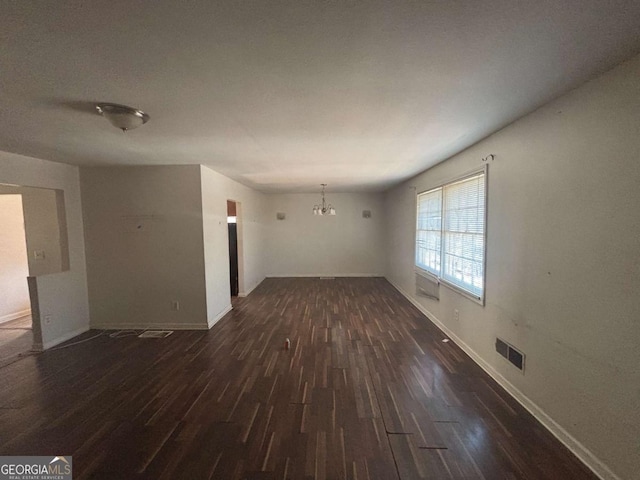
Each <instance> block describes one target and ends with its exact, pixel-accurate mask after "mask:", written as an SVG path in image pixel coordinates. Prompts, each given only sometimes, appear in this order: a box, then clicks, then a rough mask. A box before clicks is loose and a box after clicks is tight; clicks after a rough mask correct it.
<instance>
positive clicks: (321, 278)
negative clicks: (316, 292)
mask: <svg viewBox="0 0 640 480" xmlns="http://www.w3.org/2000/svg"><path fill="white" fill-rule="evenodd" d="M335 279H336V277H320V280H335Z"/></svg>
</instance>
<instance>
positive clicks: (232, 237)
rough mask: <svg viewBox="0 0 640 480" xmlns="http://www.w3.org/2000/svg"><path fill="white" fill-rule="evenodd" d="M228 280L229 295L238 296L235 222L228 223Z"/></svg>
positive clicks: (236, 232)
mask: <svg viewBox="0 0 640 480" xmlns="http://www.w3.org/2000/svg"><path fill="white" fill-rule="evenodd" d="M228 225H229V281H230V282H231V296H232V297H236V296H238V229H237V225H236V224H235V223H229V224H228Z"/></svg>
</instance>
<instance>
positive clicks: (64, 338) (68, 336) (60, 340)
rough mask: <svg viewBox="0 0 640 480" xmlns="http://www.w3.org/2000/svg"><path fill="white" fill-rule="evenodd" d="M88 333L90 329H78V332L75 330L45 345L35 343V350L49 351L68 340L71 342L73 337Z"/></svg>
mask: <svg viewBox="0 0 640 480" xmlns="http://www.w3.org/2000/svg"><path fill="white" fill-rule="evenodd" d="M88 331H89V327H88V326H86V327H82V328H78V329H77V330H74V331H72V332H69V333H65V334H64V335H62V336H61V337H58V338H56V339H55V340H50V341H48V342H44V344H43V345H40V344H36V343H34V344H33V350H34V351H36V352H42V351H44V350H48V349H49V348H51V347H55V346H56V345H59V344H61V343H63V342H66V341H67V340H71V339H72V338H73V337H77V336H78V335H82V334H83V333H84V332H88Z"/></svg>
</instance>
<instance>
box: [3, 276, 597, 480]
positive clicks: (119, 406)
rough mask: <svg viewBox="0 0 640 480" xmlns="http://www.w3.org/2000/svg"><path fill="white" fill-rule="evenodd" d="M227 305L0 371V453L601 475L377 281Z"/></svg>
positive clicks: (268, 471)
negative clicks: (201, 323)
mask: <svg viewBox="0 0 640 480" xmlns="http://www.w3.org/2000/svg"><path fill="white" fill-rule="evenodd" d="M234 303H235V305H234V310H233V311H232V312H231V313H230V314H228V315H227V316H226V317H225V318H223V319H222V320H221V321H220V322H219V323H218V324H217V325H216V326H215V327H214V328H213V329H212V330H210V331H208V332H205V331H202V332H198V331H189V332H187V331H176V332H175V333H174V334H173V335H171V336H170V337H168V338H166V339H161V340H160V339H139V338H137V337H135V336H131V337H124V338H109V337H108V336H106V335H105V336H101V337H99V338H96V339H94V340H90V341H88V342H86V343H83V344H80V345H76V346H72V347H69V348H65V349H61V350H57V351H48V352H45V353H43V354H41V355H38V356H34V357H27V358H25V359H23V360H20V361H19V362H16V363H13V364H11V365H9V366H6V367H4V368H2V369H0V384H1V385H2V390H1V392H0V454H1V455H73V467H74V478H79V479H80V478H86V479H89V478H90V479H178V478H179V479H195V480H198V479H225V480H226V479H235V478H238V479H245V478H246V479H256V480H257V479H263V480H265V479H287V478H291V479H312V478H315V479H359V480H363V479H372V480H374V479H376V480H377V479H381V480H386V479H397V478H401V479H419V478H427V479H451V478H455V479H462V478H464V479H486V480H495V479H535V480H539V479H563V480H566V479H592V478H593V479H595V478H596V477H595V476H593V475H592V474H591V473H590V471H589V470H588V469H587V468H586V467H584V466H583V465H582V464H581V463H580V462H579V461H578V460H577V459H576V458H575V457H573V456H572V454H571V453H570V452H568V451H567V450H566V449H565V448H564V447H563V446H562V445H561V444H560V443H559V442H558V441H557V440H555V439H554V438H553V436H552V435H551V434H550V433H548V432H547V431H546V430H545V429H544V428H543V427H542V426H541V425H540V424H539V423H538V422H537V421H535V420H534V419H533V418H532V417H531V416H530V415H529V414H528V413H527V412H526V411H525V410H524V409H523V408H521V407H520V406H519V405H518V404H517V403H516V402H515V401H514V400H513V399H512V398H511V397H509V395H508V394H506V393H505V392H504V391H503V390H502V389H501V388H500V387H499V386H498V385H497V384H496V383H495V382H493V380H491V379H490V378H489V377H488V376H487V375H486V374H485V373H484V372H483V371H482V370H481V369H480V368H479V367H478V366H477V365H475V364H474V363H473V362H472V361H471V360H470V359H469V358H468V357H467V356H466V355H465V354H464V353H463V352H462V351H461V350H460V349H459V348H457V347H456V346H455V345H454V344H453V343H452V342H449V343H443V342H442V339H443V338H444V337H443V334H442V333H441V332H440V331H439V330H438V329H437V328H436V327H435V326H433V325H432V324H431V323H430V322H429V321H428V320H427V319H426V318H425V317H424V316H423V315H422V314H421V313H420V312H419V311H418V310H417V309H415V308H414V307H413V306H412V305H411V304H410V303H409V302H407V301H406V300H405V299H404V298H403V297H402V296H401V295H400V294H399V293H398V292H397V291H396V290H395V289H394V288H393V287H392V286H391V285H390V284H389V283H388V282H387V281H386V280H384V279H380V278H351V279H336V280H320V279H267V280H265V281H264V282H263V283H262V284H261V285H260V286H259V287H258V288H257V289H256V290H255V291H254V292H253V293H252V294H251V295H250V296H249V297H247V298H240V299H237V300H236V301H235V302H234ZM95 333H96V332H95V331H93V332H90V333H87V334H85V335H84V336H83V338H84V337H89V336H91V335H94V334H95ZM287 337H288V338H290V339H291V349H290V350H288V351H287V350H285V349H284V348H283V347H284V341H285V338H287ZM75 340H76V341H77V339H75Z"/></svg>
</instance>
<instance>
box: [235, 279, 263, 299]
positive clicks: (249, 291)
mask: <svg viewBox="0 0 640 480" xmlns="http://www.w3.org/2000/svg"><path fill="white" fill-rule="evenodd" d="M263 281H264V278H263V279H262V280H260V281H259V282H258V283H256V284H255V285H254V286H253V287H251V288H250V289H249V290H247V291H246V292H238V296H239V297H246V296H247V295H249V294H250V293H251V292H253V291H254V290H255V289H256V287H257V286H258V285H260V284H261V283H262V282H263Z"/></svg>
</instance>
